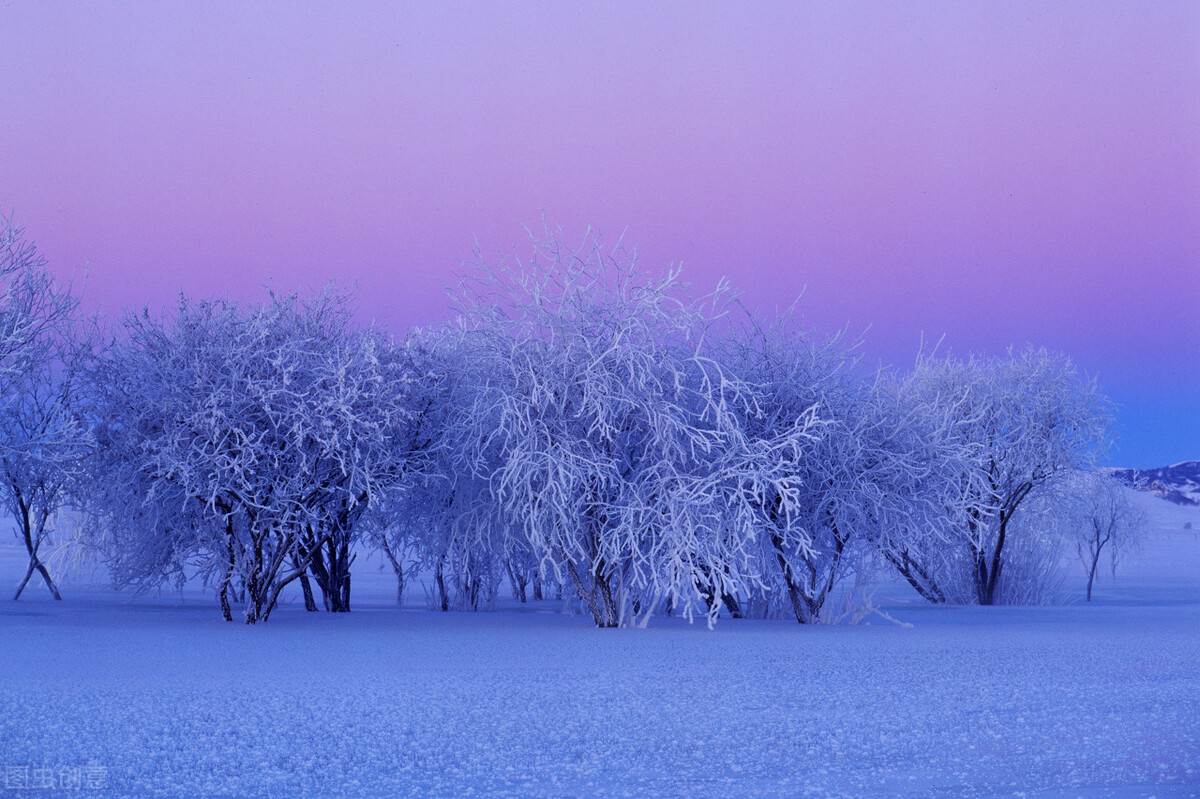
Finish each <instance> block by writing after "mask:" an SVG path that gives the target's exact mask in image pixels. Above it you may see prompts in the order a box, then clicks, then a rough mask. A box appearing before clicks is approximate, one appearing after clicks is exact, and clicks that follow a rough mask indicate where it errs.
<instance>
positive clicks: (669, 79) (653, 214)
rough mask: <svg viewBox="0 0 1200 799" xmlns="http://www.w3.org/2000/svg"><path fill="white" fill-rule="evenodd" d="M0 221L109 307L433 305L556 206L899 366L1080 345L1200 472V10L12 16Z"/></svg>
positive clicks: (38, 8) (584, 8)
mask: <svg viewBox="0 0 1200 799" xmlns="http://www.w3.org/2000/svg"><path fill="white" fill-rule="evenodd" d="M0 76H3V84H2V85H3V88H4V90H3V93H2V95H0V208H2V209H4V210H5V211H13V212H15V213H16V215H17V218H18V221H20V222H21V223H22V224H24V225H25V226H26V227H27V228H28V229H29V230H30V232H31V233H32V234H33V235H34V236H35V238H36V239H37V240H38V242H39V244H40V245H41V246H42V248H43V249H44V250H45V252H46V253H47V254H48V255H49V257H50V258H51V259H52V261H53V264H54V267H55V269H56V270H57V271H58V272H59V273H61V274H63V275H69V276H74V277H75V279H76V280H77V281H82V280H83V279H84V276H85V275H86V301H87V303H88V305H89V306H90V307H93V308H96V309H98V310H100V311H101V312H102V313H105V314H108V315H113V316H115V315H116V314H118V313H119V312H120V311H121V310H123V309H126V308H129V307H131V306H136V305H142V304H149V305H150V306H152V307H157V306H162V305H164V304H167V303H170V302H172V301H173V299H174V297H175V295H176V294H177V293H178V292H179V291H180V290H186V291H187V292H189V293H194V294H199V295H214V294H231V295H234V296H236V297H239V298H257V297H259V296H261V291H262V287H263V286H271V287H274V288H277V289H284V290H289V289H301V290H307V289H313V288H317V287H320V286H321V285H322V284H324V283H325V282H326V281H327V280H329V279H336V280H338V281H339V282H341V283H342V284H343V285H347V286H350V287H353V288H355V289H357V291H358V293H359V302H360V307H361V310H362V312H363V314H364V316H366V317H371V318H377V319H379V320H381V321H383V322H386V323H387V324H389V325H392V326H394V327H396V328H397V329H400V328H401V327H402V326H403V325H405V324H408V323H413V322H427V321H431V320H436V319H439V318H442V317H444V316H445V315H446V314H447V307H446V302H445V300H444V297H443V294H442V292H441V287H442V286H443V285H444V284H445V283H446V282H447V281H448V280H449V278H450V274H451V273H452V272H453V271H454V270H455V269H456V268H457V265H458V263H459V261H460V260H461V259H462V258H463V257H464V256H466V255H467V254H468V252H469V250H470V247H471V242H472V239H473V238H474V237H478V238H479V240H480V242H481V243H482V245H483V246H484V249H485V250H487V251H492V252H506V251H510V250H511V249H512V248H513V247H514V245H516V244H517V243H518V242H519V241H520V237H521V235H522V233H521V227H520V226H521V224H522V223H529V222H536V221H537V219H538V217H539V214H540V213H541V211H543V210H545V211H546V212H547V213H548V214H549V215H550V216H551V217H552V218H553V219H554V220H555V221H557V222H559V223H561V224H564V225H566V226H567V227H568V228H572V229H578V228H579V226H581V225H582V224H584V223H588V222H590V223H592V224H594V225H596V226H598V227H599V228H600V229H601V230H603V231H607V232H608V233H610V234H613V235H615V234H617V233H618V232H619V231H620V230H621V229H622V228H624V227H626V226H628V228H629V233H628V238H630V239H632V240H634V241H636V242H638V243H639V244H640V246H641V249H642V252H643V255H644V257H645V258H646V259H647V261H648V262H650V263H663V264H665V263H666V262H667V261H669V260H674V259H678V260H682V261H683V262H684V265H685V271H686V274H687V275H688V277H689V280H690V281H691V282H693V283H698V284H708V283H711V281H713V280H715V279H716V278H717V277H719V276H722V275H725V276H729V277H730V278H732V279H733V281H734V282H735V284H736V285H737V286H739V287H740V288H741V290H742V292H743V294H744V295H745V297H746V298H747V299H748V301H749V302H751V303H752V304H755V305H758V306H760V307H764V308H766V307H772V306H775V305H779V304H784V303H786V302H787V301H788V300H790V299H791V298H792V297H793V296H794V295H796V294H797V293H798V292H799V291H800V290H801V289H802V288H804V287H807V292H806V299H805V307H806V309H807V313H808V315H809V316H810V317H811V318H812V319H813V320H814V321H815V322H816V323H818V324H820V325H823V326H835V325H841V324H843V323H847V322H848V323H850V324H851V325H853V326H856V327H861V326H865V325H867V324H870V325H872V332H871V336H870V338H871V341H872V345H871V351H872V353H873V354H875V355H878V357H881V358H885V359H887V360H892V361H907V360H908V359H909V358H910V357H911V355H912V353H913V352H914V351H915V349H916V346H917V343H918V339H919V336H920V335H921V334H922V332H923V333H925V334H926V335H927V336H933V337H936V336H939V335H941V334H945V335H946V337H947V342H948V343H949V344H950V345H951V347H952V348H954V349H955V350H960V351H961V350H967V349H982V350H988V351H990V350H996V349H999V348H1002V347H1003V346H1005V345H1007V344H1009V343H1015V344H1022V343H1026V342H1034V343H1039V344H1046V345H1049V346H1053V347H1057V348H1061V349H1065V350H1067V351H1069V352H1071V353H1072V354H1073V355H1075V356H1076V358H1077V359H1078V361H1079V362H1080V363H1081V364H1082V365H1083V366H1084V367H1085V368H1086V369H1087V370H1089V371H1090V372H1094V373H1098V374H1099V376H1100V379H1101V381H1102V384H1103V385H1104V386H1105V387H1106V388H1107V390H1108V391H1109V393H1110V394H1112V395H1113V396H1114V397H1115V398H1116V399H1117V400H1118V401H1119V402H1120V403H1121V404H1122V411H1121V417H1120V426H1119V432H1120V435H1121V440H1120V443H1119V444H1118V447H1117V449H1116V451H1115V452H1114V453H1113V454H1112V456H1111V458H1110V459H1111V460H1113V461H1114V462H1125V463H1131V464H1135V465H1138V464H1157V463H1161V462H1169V461H1172V460H1179V459H1183V458H1185V457H1187V458H1200V413H1198V412H1197V408H1198V407H1200V134H1198V133H1197V131H1200V4H1197V3H1195V2H1190V1H1189V2H1177V3H1172V2H1154V3H1106V2H1085V3H1071V2H1061V3H1053V4H1050V3H1044V2H1008V3H992V2H986V3H985V2H953V3H951V2H947V3H939V4H931V3H898V4H874V3H861V4H842V3H830V4H821V3H793V2H787V3H774V4H768V3H756V4H753V5H746V4H733V3H730V4H725V5H712V4H706V3H700V4H696V3H662V4H654V5H652V6H649V7H647V6H643V5H641V4H635V3H628V4H609V3H603V4H585V3H575V2H572V3H545V4H533V3H523V4H504V3H483V2H477V3H469V4H462V5H454V4H449V3H428V4H422V5H412V6H407V5H400V4H396V3H351V4H347V5H339V4H334V3H327V4H323V5H320V6H317V5H302V4H293V3H281V4H261V3H257V4H240V3H216V4H197V3H181V4H174V3H165V2H164V3H153V4H151V3H130V4H124V3H122V4H111V5H109V4H105V3H95V4H88V5H82V4H58V3H53V2H44V3H43V2H13V3H0Z"/></svg>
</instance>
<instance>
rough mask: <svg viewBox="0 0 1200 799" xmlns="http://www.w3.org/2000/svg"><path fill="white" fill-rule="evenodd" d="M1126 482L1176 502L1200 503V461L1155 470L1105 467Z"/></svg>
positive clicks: (1108, 471) (1179, 503) (1180, 463)
mask: <svg viewBox="0 0 1200 799" xmlns="http://www.w3.org/2000/svg"><path fill="white" fill-rule="evenodd" d="M1104 471H1106V472H1107V473H1109V474H1111V475H1112V476H1113V477H1115V478H1117V479H1118V480H1120V481H1121V482H1122V483H1125V484H1126V485H1128V486H1130V487H1132V488H1136V489H1137V490H1139V491H1145V492H1147V493H1150V494H1155V495H1157V496H1160V497H1162V498H1163V499H1165V500H1167V501H1168V502H1174V503H1175V504H1176V505H1200V461H1180V462H1179V463H1175V464H1172V465H1170V466H1160V467H1159V468H1157V469H1119V468H1113V469H1105V470H1104Z"/></svg>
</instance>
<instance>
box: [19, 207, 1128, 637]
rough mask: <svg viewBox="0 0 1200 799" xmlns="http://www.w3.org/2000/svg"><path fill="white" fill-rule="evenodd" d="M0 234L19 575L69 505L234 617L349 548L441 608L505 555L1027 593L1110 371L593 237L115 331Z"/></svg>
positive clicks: (575, 570)
mask: <svg viewBox="0 0 1200 799" xmlns="http://www.w3.org/2000/svg"><path fill="white" fill-rule="evenodd" d="M0 243H2V246H3V250H2V251H0V258H2V260H0V270H2V276H3V280H4V284H3V291H4V294H3V297H2V298H0V300H2V302H3V309H2V310H0V380H3V381H4V382H3V389H4V395H3V396H4V403H3V407H2V408H0V411H2V413H3V422H2V430H0V435H2V436H3V440H2V441H0V456H2V458H3V461H2V465H3V470H4V479H5V489H4V497H5V499H6V500H7V501H8V504H9V506H10V509H11V510H12V512H13V516H14V517H15V518H16V519H17V520H18V528H19V532H20V535H21V536H22V538H23V540H24V543H25V546H26V549H27V551H28V553H29V558H30V560H29V573H28V574H27V575H26V578H25V580H23V581H22V587H24V585H25V583H26V582H27V581H28V580H29V579H30V577H31V576H32V574H33V573H34V572H37V573H40V574H41V576H42V578H43V579H44V580H45V582H46V584H47V585H48V586H50V588H51V590H52V591H54V593H55V596H56V597H57V590H56V589H55V588H54V585H53V582H52V581H51V577H50V574H49V572H48V571H47V569H46V567H45V564H44V563H43V562H42V560H41V556H40V554H39V553H40V551H41V546H42V544H43V542H44V541H45V540H46V537H47V535H48V534H49V532H50V525H51V523H52V520H53V519H54V518H55V517H56V515H57V514H58V513H59V511H61V510H62V509H63V508H64V507H70V508H73V509H74V510H75V511H76V512H77V513H78V514H79V515H80V517H81V518H82V519H83V520H84V523H83V524H82V526H81V534H82V538H81V540H82V541H83V542H84V543H86V545H87V546H89V547H92V548H94V549H95V550H96V551H98V552H99V553H101V554H102V556H103V558H104V560H105V562H106V564H107V566H108V568H109V571H110V572H111V574H112V576H113V579H114V580H115V581H116V582H117V583H118V584H119V585H128V586H139V587H144V586H151V585H156V584H160V583H162V582H163V581H167V580H178V581H182V580H184V579H187V578H189V577H193V576H197V575H198V576H200V577H201V578H203V579H204V580H205V581H206V582H207V583H208V584H209V585H211V586H212V587H213V589H214V591H215V593H216V596H217V600H218V604H219V605H220V608H221V611H222V613H223V615H224V617H225V618H226V619H230V620H232V619H233V617H234V606H235V605H240V606H241V610H240V613H241V616H242V618H243V619H244V620H245V621H246V622H247V623H251V624H252V623H255V622H259V621H265V620H267V619H268V618H269V616H270V614H271V612H272V610H273V609H274V608H275V607H276V606H277V604H278V602H279V598H280V596H281V593H282V592H283V591H284V589H285V588H286V587H287V586H289V585H292V584H297V585H298V586H299V588H300V590H301V592H302V594H303V596H304V597H305V601H306V605H307V607H308V608H309V609H310V610H316V609H317V607H318V605H317V599H316V597H317V594H318V593H319V594H320V597H321V603H322V604H323V605H324V607H325V608H326V609H327V610H329V611H333V612H342V611H347V610H349V609H350V595H351V592H350V589H351V571H352V565H353V563H354V558H355V556H356V553H357V552H359V551H362V550H363V548H365V547H375V548H378V549H379V550H380V551H381V552H382V553H383V554H384V556H385V557H386V559H387V560H388V562H389V563H391V565H392V567H393V569H394V570H395V572H396V576H397V583H398V597H403V593H404V587H405V584H406V582H407V581H408V580H410V578H411V577H412V575H413V574H414V573H417V572H421V573H423V574H427V575H430V576H431V578H432V580H433V583H434V586H435V589H434V590H435V596H434V602H435V603H436V605H437V606H439V607H441V608H442V609H448V608H449V607H451V606H455V605H457V606H465V607H470V608H481V607H485V606H487V605H489V604H490V602H491V601H492V599H493V598H494V597H495V595H496V592H497V591H498V590H500V588H501V586H502V585H503V584H504V583H507V584H508V585H509V587H510V588H511V589H512V591H513V593H514V596H516V597H518V598H519V599H522V600H524V599H526V598H528V597H529V596H530V595H532V596H533V597H534V598H541V597H542V596H546V595H548V594H549V592H553V593H554V594H555V595H556V596H562V595H572V596H574V597H577V598H578V601H579V603H580V605H581V607H582V608H585V609H586V611H587V612H588V613H590V614H591V616H592V618H593V619H594V621H595V623H596V624H597V625H598V626H601V627H612V626H619V625H629V624H645V623H646V622H647V621H648V620H649V619H650V618H651V616H652V615H653V614H656V613H669V614H680V615H683V616H686V617H688V618H692V617H695V616H702V617H705V618H707V619H708V621H709V623H713V622H715V620H716V619H717V618H718V617H720V616H723V615H724V616H730V617H734V618H736V617H741V616H746V615H756V616H764V615H780V614H783V615H788V616H791V617H794V618H795V619H796V620H797V621H798V622H801V623H810V622H817V621H822V620H827V619H829V618H831V617H832V616H834V615H836V611H835V610H834V609H833V608H832V607H831V599H832V598H833V597H834V596H836V595H838V592H839V590H840V589H841V588H842V587H844V586H846V585H849V584H851V583H853V582H854V581H855V580H859V579H861V578H863V577H864V576H865V575H868V574H871V573H875V572H877V571H878V570H880V569H888V570H893V571H894V572H895V573H897V574H898V575H900V576H902V577H903V579H904V580H906V581H907V582H908V583H909V584H910V585H911V586H912V587H913V589H914V590H916V591H917V592H918V593H919V594H920V595H921V596H923V597H925V598H926V599H928V600H929V601H931V602H936V603H945V602H977V603H979V604H993V603H997V602H1005V601H1028V600H1029V599H1030V597H1031V590H1035V589H1036V586H1038V585H1039V584H1040V582H1039V581H1040V580H1041V579H1042V577H1043V576H1044V573H1045V571H1046V569H1045V568H1044V567H1045V564H1046V563H1047V562H1048V561H1049V560H1051V559H1052V558H1053V557H1055V555H1054V554H1053V553H1056V552H1057V550H1055V549H1054V548H1053V547H1052V546H1050V543H1051V538H1053V537H1054V535H1052V532H1051V531H1055V530H1060V529H1062V527H1063V525H1062V524H1059V523H1057V522H1056V523H1052V521H1053V520H1058V521H1059V522H1061V520H1062V519H1063V518H1065V516H1064V512H1063V509H1064V508H1067V507H1078V506H1079V498H1080V497H1086V496H1091V495H1092V494H1093V493H1095V491H1096V490H1098V489H1095V488H1094V487H1089V488H1081V487H1080V484H1079V482H1078V480H1079V479H1080V478H1078V475H1079V474H1080V473H1081V472H1087V471H1089V470H1090V469H1091V468H1092V467H1093V465H1094V459H1095V457H1096V455H1097V454H1098V451H1099V447H1100V445H1101V444H1102V442H1103V440H1104V432H1105V425H1106V419H1107V414H1106V410H1105V404H1104V402H1103V400H1102V398H1101V397H1100V396H1099V395H1098V393H1097V391H1096V387H1095V385H1094V384H1093V383H1092V382H1089V381H1087V380H1084V379H1082V378H1080V376H1079V375H1078V374H1077V373H1076V370H1075V369H1074V367H1073V366H1072V364H1071V362H1070V360H1069V359H1067V358H1066V357H1064V356H1062V355H1058V354H1054V353H1051V352H1047V351H1045V350H1033V349H1031V350H1026V351H1022V352H1010V353H1008V354H1006V355H1005V356H1002V357H999V358H966V359H960V358H953V357H946V356H935V355H927V356H923V357H921V358H920V359H919V360H918V361H917V363H916V365H915V367H914V368H913V369H912V370H911V371H910V372H908V373H897V372H893V371H890V370H868V369H865V368H863V365H862V363H861V362H860V358H859V355H858V345H857V342H853V341H848V340H847V339H846V338H845V337H844V336H842V335H835V336H832V337H819V336H815V335H813V334H812V333H810V332H807V331H804V330H802V329H801V328H800V327H799V326H798V325H797V323H796V319H795V318H794V316H793V315H792V314H785V315H783V316H782V317H780V318H778V319H775V320H771V321H769V322H763V321H761V320H759V319H757V318H756V317H754V316H753V315H751V314H749V313H747V312H746V311H744V310H743V309H742V308H741V307H740V306H739V305H738V304H737V303H736V302H735V301H733V300H732V299H731V297H730V294H729V291H728V289H727V287H726V286H724V285H721V286H718V288H717V290H716V291H714V292H712V293H710V294H707V295H704V296H701V297H698V298H697V297H689V295H688V294H687V293H686V292H684V291H683V290H682V288H681V287H680V284H679V282H678V273H677V272H675V271H671V272H668V273H666V274H663V275H647V274H645V273H643V272H642V271H641V270H640V269H639V268H638V265H637V262H636V257H635V256H632V255H630V254H628V253H626V252H624V251H623V250H621V249H619V248H617V249H605V248H603V247H602V246H601V244H600V242H599V240H598V239H596V238H595V237H594V236H588V237H587V238H586V239H585V240H584V242H583V244H582V245H581V246H579V247H576V248H568V247H565V246H564V245H563V243H562V239H561V237H560V236H558V235H557V234H555V233H554V232H553V231H550V232H548V233H547V235H545V236H544V237H543V238H541V239H538V240H536V241H535V242H534V248H533V253H532V255H531V257H530V258H529V259H527V260H524V261H518V262H516V263H514V264H511V265H500V266H495V265H490V264H487V263H485V262H484V261H483V259H482V258H480V259H478V261H479V262H478V263H477V264H475V268H473V269H472V270H470V273H469V274H468V275H467V278H466V279H464V281H463V282H462V284H461V286H460V289H459V291H458V292H457V293H456V295H455V297H456V308H457V316H456V318H455V320H454V321H453V322H452V323H450V324H447V325H444V326H441V327H438V328H436V329H428V330H417V331H414V332H412V333H410V334H409V335H408V336H406V337H405V338H404V339H403V340H401V341H399V342H397V341H393V340H392V339H391V338H389V337H387V336H385V335H383V334H382V333H381V332H379V331H377V330H373V329H362V328H358V327H355V326H354V325H353V324H352V321H351V317H350V314H349V311H348V308H347V306H346V303H345V302H344V301H343V300H342V299H340V298H338V297H334V296H323V297H320V298H317V299H315V300H313V301H307V302H306V301H301V300H298V299H296V298H292V297H287V298H281V297H274V296H273V297H270V298H269V300H268V302H266V303H265V304H263V305H261V306H258V307H251V308H245V307H239V306H237V305H234V304H232V303H229V302H223V301H215V302H200V303H195V302H189V301H186V300H183V301H181V302H180V303H179V305H178V307H177V308H176V309H175V312H174V313H173V314H169V315H166V316H164V317H162V318H159V317H156V316H152V315H150V314H148V313H142V314H139V315H136V316H131V317H129V318H128V319H127V320H126V321H125V325H124V330H123V331H122V332H121V333H120V334H119V335H118V336H117V337H116V338H115V339H114V340H113V341H112V342H111V343H108V344H107V345H105V346H97V339H96V337H95V336H94V335H86V336H85V335H83V334H82V331H83V326H82V325H81V324H79V322H78V320H77V319H76V313H75V309H76V304H75V302H74V300H73V299H72V298H71V296H70V294H69V293H67V292H64V291H61V290H59V289H58V288H56V287H55V285H54V283H53V281H51V280H50V279H49V277H48V276H47V273H46V270H45V265H44V263H43V261H42V259H41V258H40V256H39V255H38V254H37V251H36V249H35V248H34V247H33V246H32V245H31V244H29V243H28V241H27V240H26V239H25V238H24V237H23V235H22V234H21V232H20V231H19V230H18V229H16V228H14V227H12V226H11V225H8V226H6V228H5V231H4V233H3V238H2V239H0ZM81 342H82V343H81ZM1068 485H1071V486H1072V488H1071V489H1070V490H1065V487H1066V486H1068ZM1052 497H1054V498H1057V499H1055V500H1053V501H1051V498H1052ZM1087 507H1089V508H1091V507H1097V508H1098V507H1099V506H1098V505H1096V504H1095V503H1091V504H1089V505H1087ZM1112 515H1113V514H1109V516H1112ZM1072 518H1073V519H1074V520H1075V521H1074V522H1072V523H1071V524H1069V525H1067V526H1068V527H1070V528H1071V529H1072V530H1079V531H1084V530H1085V527H1086V529H1091V528H1090V527H1087V526H1086V525H1083V524H1082V523H1077V522H1079V519H1081V518H1082V517H1079V516H1077V517H1072ZM1097 518H1099V517H1097ZM1109 521H1111V519H1107V517H1106V519H1102V520H1100V521H1098V522H1097V524H1101V523H1104V524H1108V522H1109ZM1110 526H1111V527H1112V529H1113V530H1114V531H1115V532H1113V534H1112V535H1111V536H1109V538H1108V539H1106V540H1105V541H1104V543H1101V544H1100V545H1099V548H1097V549H1095V551H1094V552H1093V551H1092V549H1088V552H1089V553H1091V554H1094V557H1093V558H1092V560H1091V564H1090V565H1091V573H1092V575H1093V576H1094V573H1095V569H1096V564H1097V563H1098V562H1099V559H1100V553H1101V550H1102V549H1103V547H1104V546H1105V544H1108V545H1109V551H1115V544H1116V543H1118V542H1119V540H1120V539H1121V538H1122V537H1123V536H1124V530H1125V529H1126V528H1127V527H1128V525H1127V524H1125V523H1124V522H1123V521H1120V520H1118V521H1111V525H1110ZM1106 529H1107V528H1106ZM1080 534H1081V535H1082V532H1081V533H1080ZM1081 540H1082V539H1081ZM1097 540H1098V539H1097ZM1052 550H1053V552H1052ZM1048 553H1051V554H1048ZM1082 553H1083V550H1081V554H1082ZM314 583H315V585H316V590H315V591H314V588H313V584H314ZM1031 587H1032V588H1031ZM19 594H20V590H18V595H19ZM1089 596H1090V580H1089Z"/></svg>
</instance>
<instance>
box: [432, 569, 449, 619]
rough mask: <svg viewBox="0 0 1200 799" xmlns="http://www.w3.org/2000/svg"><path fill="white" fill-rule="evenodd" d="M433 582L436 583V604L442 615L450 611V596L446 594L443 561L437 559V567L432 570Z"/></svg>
mask: <svg viewBox="0 0 1200 799" xmlns="http://www.w3.org/2000/svg"><path fill="white" fill-rule="evenodd" d="M433 580H434V582H435V583H437V590H438V604H439V605H440V607H441V610H442V612H443V613H445V612H446V611H448V610H450V596H449V594H447V593H446V570H445V561H444V559H442V558H438V562H437V566H435V567H434V569H433Z"/></svg>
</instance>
